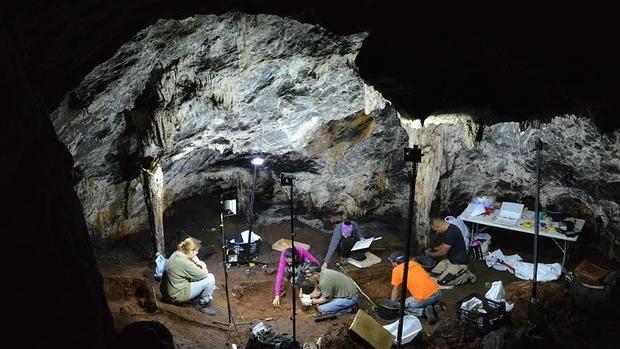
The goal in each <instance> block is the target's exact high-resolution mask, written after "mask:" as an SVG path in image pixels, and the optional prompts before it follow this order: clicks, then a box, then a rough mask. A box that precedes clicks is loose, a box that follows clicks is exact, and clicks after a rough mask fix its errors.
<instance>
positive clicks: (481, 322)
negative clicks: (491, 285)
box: [456, 293, 506, 333]
mask: <svg viewBox="0 0 620 349" xmlns="http://www.w3.org/2000/svg"><path fill="white" fill-rule="evenodd" d="M474 297H475V298H478V299H479V300H481V301H482V307H481V308H480V309H481V310H483V311H484V312H480V311H478V310H477V309H473V310H465V309H463V308H461V305H462V304H463V303H465V302H467V301H469V300H471V299H472V298H474ZM456 317H457V318H458V319H459V320H461V321H465V322H467V323H468V324H470V325H472V326H474V327H476V328H478V329H479V330H480V331H482V332H483V333H487V332H489V331H491V330H493V329H495V328H497V327H498V326H499V325H501V324H503V323H504V320H505V318H506V306H505V304H504V302H496V301H493V300H490V299H487V298H485V297H484V296H481V295H479V294H477V293H474V294H471V295H469V296H467V297H465V298H463V299H461V300H460V301H458V302H456Z"/></svg>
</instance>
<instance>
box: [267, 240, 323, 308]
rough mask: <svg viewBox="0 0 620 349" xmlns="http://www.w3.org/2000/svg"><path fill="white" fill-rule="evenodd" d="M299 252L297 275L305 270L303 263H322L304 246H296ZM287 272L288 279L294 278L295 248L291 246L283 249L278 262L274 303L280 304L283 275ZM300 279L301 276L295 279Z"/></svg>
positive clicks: (296, 266)
mask: <svg viewBox="0 0 620 349" xmlns="http://www.w3.org/2000/svg"><path fill="white" fill-rule="evenodd" d="M295 250H296V251H297V253H295V257H296V258H295V269H296V272H295V275H299V274H300V273H301V272H302V270H303V265H304V264H307V263H313V264H316V265H317V266H318V265H319V264H320V263H319V260H318V259H316V257H314V256H313V255H312V254H310V252H308V250H306V249H305V248H302V247H295ZM284 274H286V278H287V279H292V277H293V248H291V247H289V248H287V249H286V250H284V251H282V253H281V254H280V262H279V263H278V273H277V275H276V288H275V295H276V296H275V297H274V298H273V305H275V306H278V305H280V294H281V293H280V292H281V290H282V277H283V276H284ZM297 280H299V277H298V278H297V279H296V280H295V281H297Z"/></svg>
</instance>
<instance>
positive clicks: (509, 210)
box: [499, 202, 525, 219]
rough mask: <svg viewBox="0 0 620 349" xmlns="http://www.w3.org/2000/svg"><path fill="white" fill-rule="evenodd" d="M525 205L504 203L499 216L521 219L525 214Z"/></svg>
mask: <svg viewBox="0 0 620 349" xmlns="http://www.w3.org/2000/svg"><path fill="white" fill-rule="evenodd" d="M524 207H525V206H524V205H523V204H518V203H516V202H502V207H501V208H500V209H499V216H500V217H502V218H508V219H521V214H522V213H523V208H524Z"/></svg>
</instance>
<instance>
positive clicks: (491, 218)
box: [460, 204, 585, 268]
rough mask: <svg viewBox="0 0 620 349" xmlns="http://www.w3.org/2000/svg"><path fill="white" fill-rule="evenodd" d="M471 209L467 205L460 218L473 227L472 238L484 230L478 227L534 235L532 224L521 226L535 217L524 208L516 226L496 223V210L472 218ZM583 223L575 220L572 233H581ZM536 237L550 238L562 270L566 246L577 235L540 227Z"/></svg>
mask: <svg viewBox="0 0 620 349" xmlns="http://www.w3.org/2000/svg"><path fill="white" fill-rule="evenodd" d="M473 207H474V205H473V204H469V205H467V208H466V209H465V211H463V213H461V216H460V218H461V219H462V220H463V221H465V222H469V223H472V225H473V227H472V236H473V235H475V234H476V233H478V232H480V231H481V230H482V229H484V228H482V229H480V225H485V226H491V227H497V228H501V229H506V230H511V231H516V232H521V233H526V234H531V235H534V234H535V232H534V225H533V224H532V225H531V226H530V227H524V226H523V225H521V224H522V223H523V222H524V221H530V222H532V223H534V215H535V212H534V211H528V210H527V208H526V209H525V210H524V212H523V215H522V217H521V219H519V220H518V221H517V224H516V225H506V224H501V223H498V222H497V221H496V220H495V217H496V216H497V213H498V212H499V210H498V209H496V210H494V211H493V213H491V214H489V215H484V214H481V215H477V216H473V217H472V216H471V213H472V211H473ZM584 223H585V221H584V220H583V219H575V227H574V228H573V231H574V232H576V233H579V232H581V229H582V228H583V225H584ZM538 235H539V236H544V237H548V238H551V239H552V240H553V242H555V244H556V245H557V246H558V248H559V249H560V250H561V251H562V268H564V263H565V262H566V255H567V254H568V244H569V242H574V241H577V238H578V237H579V235H575V236H572V237H569V236H566V235H565V234H562V233H558V232H555V231H550V230H547V229H546V228H543V227H540V229H539V230H538ZM559 240H562V241H564V243H563V245H564V246H562V245H561V243H560V242H558V241H559Z"/></svg>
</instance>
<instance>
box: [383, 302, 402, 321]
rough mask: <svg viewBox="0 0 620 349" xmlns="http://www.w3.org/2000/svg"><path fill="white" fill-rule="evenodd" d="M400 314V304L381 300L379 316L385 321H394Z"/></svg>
mask: <svg viewBox="0 0 620 349" xmlns="http://www.w3.org/2000/svg"><path fill="white" fill-rule="evenodd" d="M399 312H400V303H398V302H395V301H393V300H391V299H381V300H379V303H378V310H377V313H379V316H380V317H381V318H382V319H384V320H394V319H396V318H397V317H398V315H399Z"/></svg>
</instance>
